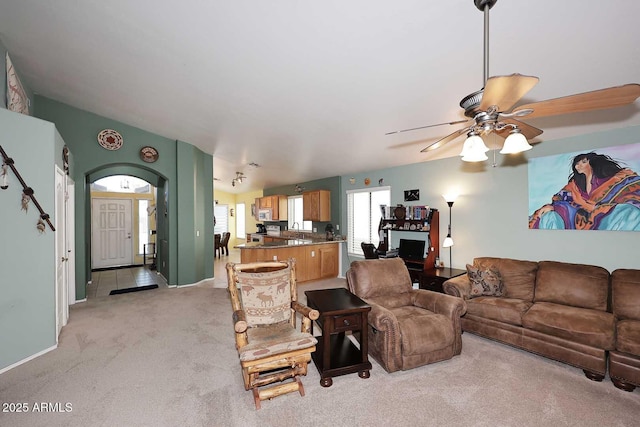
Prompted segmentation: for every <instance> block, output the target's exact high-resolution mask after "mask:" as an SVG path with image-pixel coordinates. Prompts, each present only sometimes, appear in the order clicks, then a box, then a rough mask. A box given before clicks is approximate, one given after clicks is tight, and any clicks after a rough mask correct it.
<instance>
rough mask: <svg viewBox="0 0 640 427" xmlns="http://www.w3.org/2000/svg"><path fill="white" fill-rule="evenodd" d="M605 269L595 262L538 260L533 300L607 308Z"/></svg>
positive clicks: (591, 307)
mask: <svg viewBox="0 0 640 427" xmlns="http://www.w3.org/2000/svg"><path fill="white" fill-rule="evenodd" d="M608 295H609V272H608V271H607V270H606V269H604V268H602V267H598V266H595V265H584V264H571V263H567V262H556V261H540V262H539V263H538V275H537V277H536V295H535V300H534V301H535V302H552V303H556V304H563V305H569V306H573V307H582V308H590V309H594V310H602V311H606V310H607V298H608Z"/></svg>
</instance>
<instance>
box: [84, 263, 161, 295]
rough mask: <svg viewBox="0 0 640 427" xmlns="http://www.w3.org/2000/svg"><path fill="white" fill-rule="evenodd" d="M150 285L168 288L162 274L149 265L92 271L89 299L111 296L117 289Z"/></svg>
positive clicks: (88, 291) (88, 287)
mask: <svg viewBox="0 0 640 427" xmlns="http://www.w3.org/2000/svg"><path fill="white" fill-rule="evenodd" d="M148 285H158V287H159V288H166V287H167V281H166V280H165V279H164V277H162V275H160V274H158V273H156V272H155V271H153V270H150V269H149V267H148V266H145V267H142V266H138V267H129V268H116V269H112V270H102V271H93V272H92V273H91V284H89V285H87V299H88V298H96V297H105V296H109V293H110V292H111V291H113V290H116V289H126V288H135V287H140V286H148Z"/></svg>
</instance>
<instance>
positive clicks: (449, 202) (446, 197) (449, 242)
mask: <svg viewBox="0 0 640 427" xmlns="http://www.w3.org/2000/svg"><path fill="white" fill-rule="evenodd" d="M442 197H443V198H444V201H445V202H447V205H449V228H448V232H447V237H445V239H444V241H443V242H442V247H443V248H449V268H453V266H452V264H453V263H452V261H451V260H452V257H451V246H453V239H452V238H451V207H452V206H453V202H454V201H455V200H456V197H457V196H456V195H455V194H443V195H442Z"/></svg>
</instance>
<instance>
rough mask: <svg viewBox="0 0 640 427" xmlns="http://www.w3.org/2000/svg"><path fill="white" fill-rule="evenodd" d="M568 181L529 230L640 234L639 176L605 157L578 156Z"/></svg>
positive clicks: (534, 217)
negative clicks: (635, 232)
mask: <svg viewBox="0 0 640 427" xmlns="http://www.w3.org/2000/svg"><path fill="white" fill-rule="evenodd" d="M571 169H572V172H571V174H570V175H569V182H568V183H567V185H565V186H564V187H563V188H562V189H561V190H560V191H559V192H558V193H556V194H555V195H554V196H553V197H552V199H551V203H550V204H546V205H544V206H542V207H541V208H540V209H538V210H537V211H535V212H534V213H533V215H531V216H530V217H529V228H545V229H572V230H628V231H629V230H635V231H640V176H638V174H637V173H635V172H633V171H632V170H631V169H629V168H624V167H622V166H620V164H618V163H617V162H616V161H615V160H613V159H612V158H611V157H609V156H607V155H605V154H597V153H594V152H590V153H585V154H578V155H577V156H575V157H574V158H573V161H572V166H571Z"/></svg>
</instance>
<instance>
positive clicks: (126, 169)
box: [84, 164, 170, 282]
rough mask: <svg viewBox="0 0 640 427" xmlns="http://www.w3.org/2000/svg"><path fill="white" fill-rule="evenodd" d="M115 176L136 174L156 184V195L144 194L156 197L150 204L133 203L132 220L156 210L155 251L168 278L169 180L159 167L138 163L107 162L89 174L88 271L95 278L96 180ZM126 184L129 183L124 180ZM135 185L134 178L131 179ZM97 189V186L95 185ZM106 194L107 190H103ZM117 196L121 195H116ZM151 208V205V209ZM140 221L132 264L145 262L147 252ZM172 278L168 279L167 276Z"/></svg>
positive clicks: (86, 215) (153, 223) (86, 216)
mask: <svg viewBox="0 0 640 427" xmlns="http://www.w3.org/2000/svg"><path fill="white" fill-rule="evenodd" d="M111 176H124V177H132V178H131V180H133V179H140V180H142V181H145V182H146V183H148V184H149V185H150V186H152V187H153V188H154V195H153V197H142V199H145V200H148V201H152V202H151V203H148V204H147V205H146V206H140V204H138V205H137V206H136V205H135V204H133V205H132V211H133V214H134V215H132V218H133V219H132V222H133V223H134V224H135V223H136V218H138V219H139V218H140V214H141V213H143V214H144V213H148V212H150V211H153V216H154V217H153V221H151V222H150V224H151V226H152V227H153V228H150V229H155V234H154V238H153V239H150V241H153V242H154V243H156V247H155V248H154V249H155V254H156V259H157V260H158V262H157V272H158V273H159V274H161V275H162V276H163V278H164V279H165V280H167V279H168V278H169V255H170V251H169V250H168V241H169V220H168V209H167V205H168V194H169V181H168V180H167V179H166V178H165V177H164V176H162V175H160V174H158V173H157V172H156V171H154V170H151V169H148V168H145V167H142V166H139V165H134V164H118V165H105V166H102V167H100V168H98V169H95V170H92V171H89V172H88V173H87V174H86V175H85V191H84V193H85V194H84V200H85V203H84V219H85V221H84V236H85V237H84V243H85V274H86V277H87V278H88V279H89V282H90V278H91V271H92V268H93V266H94V263H93V261H94V256H93V255H94V254H93V252H94V250H95V247H94V237H93V236H92V234H93V233H92V225H93V222H94V218H93V209H92V203H93V199H94V198H93V197H92V184H95V183H96V182H99V181H100V180H101V179H103V178H106V177H111ZM122 185H123V186H126V185H127V184H126V183H124V182H123V183H122ZM129 186H131V181H130V182H129ZM93 187H94V189H95V186H93ZM103 195H104V194H103ZM116 198H117V197H116ZM130 199H132V200H136V201H138V202H139V200H140V199H141V197H131V198H130ZM147 208H149V209H148V210H147ZM139 232H140V230H139V225H137V226H135V227H134V226H132V231H131V233H132V236H131V237H132V238H131V241H130V245H131V251H132V261H131V264H141V263H143V262H144V255H143V253H140V248H143V246H142V245H143V244H144V242H141V239H140V235H139ZM167 281H168V280H167Z"/></svg>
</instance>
